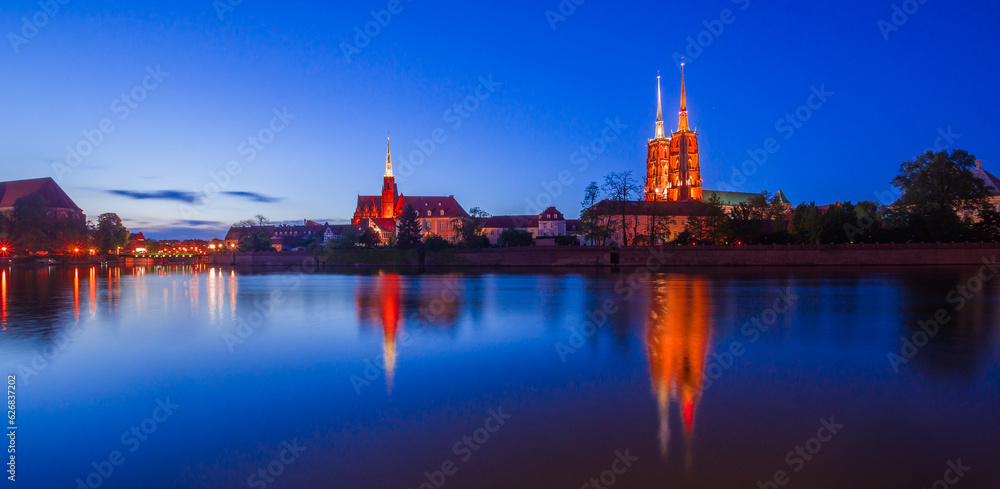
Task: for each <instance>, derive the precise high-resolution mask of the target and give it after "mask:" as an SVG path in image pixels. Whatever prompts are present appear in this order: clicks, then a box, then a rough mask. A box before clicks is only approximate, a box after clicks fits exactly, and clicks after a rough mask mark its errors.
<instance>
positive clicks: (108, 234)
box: [94, 212, 128, 252]
mask: <svg viewBox="0 0 1000 489" xmlns="http://www.w3.org/2000/svg"><path fill="white" fill-rule="evenodd" d="M94 233H95V239H94V242H95V243H96V244H97V246H98V249H99V250H101V251H102V252H111V251H114V252H117V251H118V249H119V248H124V247H125V245H127V244H128V229H126V228H125V225H123V224H122V220H121V218H120V217H118V214H115V213H113V212H108V213H105V214H101V215H100V216H97V228H96V229H95V230H94Z"/></svg>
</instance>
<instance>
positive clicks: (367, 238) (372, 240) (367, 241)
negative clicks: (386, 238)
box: [358, 228, 382, 248]
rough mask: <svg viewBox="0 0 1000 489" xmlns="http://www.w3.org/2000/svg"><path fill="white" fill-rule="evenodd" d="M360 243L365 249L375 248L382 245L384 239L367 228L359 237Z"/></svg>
mask: <svg viewBox="0 0 1000 489" xmlns="http://www.w3.org/2000/svg"><path fill="white" fill-rule="evenodd" d="M358 243H359V244H361V245H362V246H364V247H365V248H374V247H376V246H378V245H380V244H382V238H380V237H379V235H378V233H376V232H375V230H373V229H372V228H365V230H364V231H363V232H362V233H361V236H359V237H358Z"/></svg>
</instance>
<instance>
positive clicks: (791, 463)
mask: <svg viewBox="0 0 1000 489" xmlns="http://www.w3.org/2000/svg"><path fill="white" fill-rule="evenodd" d="M977 271H978V269H977V268H968V269H950V268H949V269H909V270H880V269H874V270H843V269H826V270H806V269H781V270H738V271H732V270H704V271H683V272H677V273H664V274H651V275H650V274H645V273H639V274H635V273H633V272H630V271H628V270H623V271H622V272H621V273H610V272H608V273H597V272H585V273H567V272H558V273H551V274H547V273H538V272H531V273H530V274H477V273H467V272H466V273H456V274H428V275H400V274H395V273H386V272H382V273H371V274H359V275H349V274H335V273H317V274H292V273H269V274H255V273H246V272H241V271H233V270H229V269H223V268H201V267H199V268H155V267H153V268H134V269H132V268H101V267H96V268H51V269H35V270H24V269H13V270H12V269H6V270H3V271H0V274H2V277H0V279H2V301H0V304H2V309H0V316H2V319H0V320H2V323H3V324H2V332H0V367H2V371H3V373H5V374H7V373H14V374H17V376H18V388H19V389H18V406H19V412H18V417H17V421H18V425H19V427H18V432H17V433H18V438H17V442H18V458H17V462H18V467H17V468H18V478H19V482H18V483H17V484H18V485H19V487H26V488H28V487H31V488H35V487H38V488H43V487H44V488H48V487H52V488H56V487H65V488H75V487H79V483H81V482H82V483H84V484H87V483H88V482H89V483H91V485H90V486H89V487H94V486H93V483H99V484H100V486H99V487H104V488H112V487H127V488H137V487H205V488H239V487H261V488H263V487H269V488H298V487H324V488H326V487H329V488H341V487H343V488H400V489H406V488H427V487H437V486H441V485H442V484H443V486H442V487H457V488H525V487H538V488H554V487H566V488H579V487H581V486H585V485H586V486H588V487H601V486H607V485H613V486H614V487H616V488H618V487H621V488H626V487H637V488H638V487H720V488H721V487H726V488H737V487H746V488H755V487H830V488H845V487H887V488H896V487H898V488H920V487H931V486H932V485H933V484H934V483H935V482H936V481H938V480H939V479H942V478H943V477H945V475H946V471H947V470H949V467H950V466H949V462H951V463H952V464H953V465H956V466H957V464H958V463H959V461H960V463H961V464H962V465H964V466H968V467H970V469H968V470H967V471H965V470H964V469H963V472H966V473H964V475H962V476H961V477H960V482H959V485H958V486H957V487H968V488H978V487H982V488H986V487H990V488H995V487H1000V464H997V463H996V462H997V460H998V455H1000V438H998V435H1000V388H998V385H1000V364H998V360H1000V338H998V334H997V333H998V320H1000V298H998V297H1000V280H997V281H987V282H986V283H985V285H982V287H981V289H982V290H980V291H979V292H978V293H973V292H972V291H968V290H966V291H964V292H965V293H966V294H967V295H968V296H969V297H970V298H965V297H963V296H961V292H956V293H953V292H952V291H953V290H955V287H956V286H958V285H960V284H966V285H971V286H972V287H973V289H977V288H979V287H978V285H980V284H981V282H977V281H976V280H975V279H972V282H971V283H970V282H969V280H970V278H972V277H974V276H975V274H976V272H977ZM960 297H961V298H960ZM949 298H950V299H951V300H949ZM935 316H938V318H945V317H946V319H947V320H946V321H944V322H946V324H943V325H941V326H935V325H934V324H931V323H928V321H931V320H934V319H935ZM922 322H923V324H925V326H926V328H927V329H928V330H930V331H932V332H934V333H935V334H933V335H926V334H925V333H923V332H922V330H921V327H920V324H921V323H922ZM594 323H597V325H596V327H595V326H594ZM902 338H906V339H907V340H908V341H910V342H912V343H914V344H913V345H912V347H911V346H910V345H907V344H906V343H904V341H903V340H902ZM890 354H895V355H898V356H891V355H890ZM133 427H134V428H133ZM5 443H6V441H5ZM289 447H298V448H296V449H295V450H289ZM303 449H304V450H303ZM115 452H118V454H119V455H118V456H116V455H115ZM111 462H117V464H112V463H111ZM110 469H113V471H112V470H110ZM101 472H104V473H103V474H102V473H101ZM109 472H110V473H109ZM776 472H777V474H776ZM5 477H6V476H5ZM602 477H603V482H602V481H601V478H602ZM949 477H950V478H952V479H954V477H955V472H954V471H953V472H950V473H949ZM78 479H79V481H78ZM776 479H777V480H778V482H784V483H785V484H784V485H781V486H779V485H778V484H777V483H776V482H774V481H775V480H776ZM592 481H593V482H592ZM4 482H7V481H4ZM435 484H436V485H435ZM595 484H596V485H595ZM7 486H13V485H10V484H7ZM5 487H6V486H5Z"/></svg>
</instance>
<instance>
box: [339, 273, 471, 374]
mask: <svg viewBox="0 0 1000 489" xmlns="http://www.w3.org/2000/svg"><path fill="white" fill-rule="evenodd" d="M457 277H458V276H457V275H435V276H422V277H420V278H417V279H412V280H404V278H403V277H402V276H400V275H397V274H393V273H384V272H382V273H379V275H378V276H376V277H375V278H374V280H371V279H370V278H368V277H365V278H360V279H359V283H358V284H357V288H356V291H357V292H356V295H355V305H356V306H357V312H358V319H359V323H360V325H361V326H362V328H375V327H378V328H380V329H381V330H382V361H381V362H378V363H380V364H381V365H380V366H382V367H384V368H385V378H386V390H387V392H389V393H392V389H393V381H394V379H395V374H396V363H397V358H398V354H397V345H398V344H399V342H400V341H402V342H403V344H404V345H405V344H406V340H407V335H409V336H411V337H416V336H419V335H421V334H424V332H425V331H428V330H435V331H442V330H453V329H454V328H455V327H456V325H457V324H458V321H459V317H460V316H461V314H460V313H461V310H462V304H463V302H464V298H465V296H464V294H465V289H464V286H462V285H461V283H459V280H458V278H457ZM404 318H405V320H406V321H409V324H408V329H409V331H408V332H404V331H403V321H404Z"/></svg>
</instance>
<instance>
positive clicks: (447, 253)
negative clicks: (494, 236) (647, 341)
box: [205, 243, 1000, 269]
mask: <svg viewBox="0 0 1000 489" xmlns="http://www.w3.org/2000/svg"><path fill="white" fill-rule="evenodd" d="M998 254H1000V243H894V244H884V243H879V244H850V245H750V246H662V247H651V248H650V247H642V248H638V247H629V248H623V249H611V248H607V247H590V246H583V247H526V248H507V249H495V248H491V249H483V250H460V249H448V250H444V251H440V252H426V253H424V254H423V255H421V254H419V253H417V252H416V251H412V250H411V251H403V250H396V249H374V250H361V249H359V250H346V251H333V252H325V253H322V252H321V253H320V254H316V253H312V252H298V253H288V252H263V253H220V254H215V255H210V256H209V257H207V259H206V260H205V262H207V263H209V264H214V265H231V266H237V267H303V268H311V269H312V268H342V267H374V268H382V267H404V268H421V267H423V268H460V267H477V268H504V267H546V268H553V267H556V268H558V267H610V266H623V267H638V266H645V265H648V264H653V263H655V264H657V265H660V264H661V263H662V266H666V267H755V266H756V267H780V266H919V265H977V264H979V265H981V264H983V263H984V262H990V263H992V262H993V261H995V257H996V255H998Z"/></svg>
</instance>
